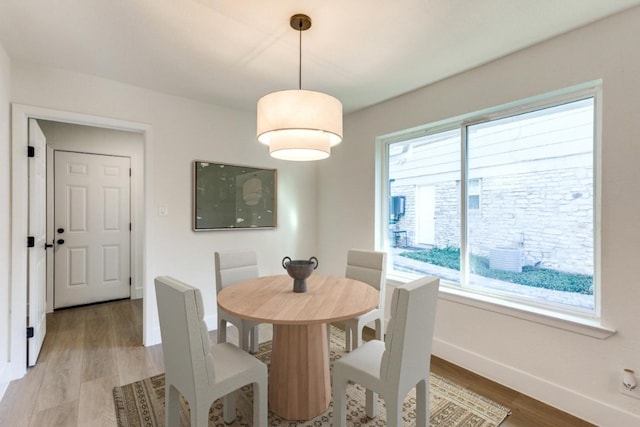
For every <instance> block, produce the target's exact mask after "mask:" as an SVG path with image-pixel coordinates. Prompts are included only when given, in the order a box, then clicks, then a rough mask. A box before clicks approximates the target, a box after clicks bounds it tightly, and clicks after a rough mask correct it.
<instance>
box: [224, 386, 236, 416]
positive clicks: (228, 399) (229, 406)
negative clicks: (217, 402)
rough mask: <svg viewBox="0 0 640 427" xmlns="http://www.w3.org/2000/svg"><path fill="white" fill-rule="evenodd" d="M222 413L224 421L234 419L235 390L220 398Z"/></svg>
mask: <svg viewBox="0 0 640 427" xmlns="http://www.w3.org/2000/svg"><path fill="white" fill-rule="evenodd" d="M222 414H223V418H224V422H225V423H227V424H231V423H232V422H234V421H235V419H236V392H235V391H233V392H231V393H229V394H227V395H226V396H224V397H223V398H222Z"/></svg>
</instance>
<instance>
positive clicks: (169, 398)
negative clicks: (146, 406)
mask: <svg viewBox="0 0 640 427" xmlns="http://www.w3.org/2000/svg"><path fill="white" fill-rule="evenodd" d="M164 398H165V411H164V418H165V420H166V422H165V424H166V425H168V426H178V425H180V392H179V391H178V389H177V388H175V387H174V386H173V385H172V384H167V385H166V389H165V396H164Z"/></svg>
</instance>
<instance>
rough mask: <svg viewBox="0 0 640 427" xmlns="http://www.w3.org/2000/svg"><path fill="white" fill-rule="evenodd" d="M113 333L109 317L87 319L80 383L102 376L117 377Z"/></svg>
mask: <svg viewBox="0 0 640 427" xmlns="http://www.w3.org/2000/svg"><path fill="white" fill-rule="evenodd" d="M115 351H116V350H115V344H114V333H113V328H112V325H111V321H110V316H109V315H108V313H107V316H106V317H105V318H103V319H98V318H92V319H89V318H88V319H87V327H86V331H85V335H84V356H83V358H82V381H91V380H93V379H96V378H101V377H104V376H117V375H118V366H117V360H116V357H115Z"/></svg>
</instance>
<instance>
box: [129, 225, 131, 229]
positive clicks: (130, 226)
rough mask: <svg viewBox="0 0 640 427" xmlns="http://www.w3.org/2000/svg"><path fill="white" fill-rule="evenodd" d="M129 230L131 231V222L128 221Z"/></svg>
mask: <svg viewBox="0 0 640 427" xmlns="http://www.w3.org/2000/svg"><path fill="white" fill-rule="evenodd" d="M129 231H131V223H129Z"/></svg>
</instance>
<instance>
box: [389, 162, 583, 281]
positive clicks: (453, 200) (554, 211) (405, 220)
mask: <svg viewBox="0 0 640 427" xmlns="http://www.w3.org/2000/svg"><path fill="white" fill-rule="evenodd" d="M480 180H481V194H480V209H471V210H470V211H469V222H468V224H469V244H470V247H471V251H472V253H474V254H476V255H481V256H487V257H488V256H489V253H490V250H491V249H492V248H502V247H509V248H522V249H523V250H524V254H525V259H524V265H539V266H540V267H544V268H551V269H555V270H561V271H566V272H571V273H580V274H592V273H593V268H594V267H593V262H594V260H593V258H594V256H593V249H592V248H593V207H594V205H593V203H594V200H593V177H592V173H591V169H590V168H575V169H562V170H552V171H538V172H532V173H522V174H512V175H509V176H496V177H483V178H480ZM434 187H435V190H436V191H435V199H436V200H435V242H434V245H435V246H438V247H446V246H452V247H458V246H459V244H460V208H459V191H460V189H459V183H458V182H457V181H449V182H440V183H435V184H434ZM391 195H403V196H405V197H406V205H405V209H406V210H405V215H404V216H403V217H402V218H401V219H400V221H398V223H397V224H395V225H391V226H390V227H391V230H405V231H407V243H408V246H418V245H417V242H416V239H415V237H416V236H415V229H416V224H415V218H416V215H415V206H416V200H415V199H416V196H415V195H416V186H414V185H411V186H409V185H406V186H398V187H393V188H392V194H391ZM559 241H560V244H558V243H559ZM392 243H393V240H392ZM401 243H404V242H401Z"/></svg>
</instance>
